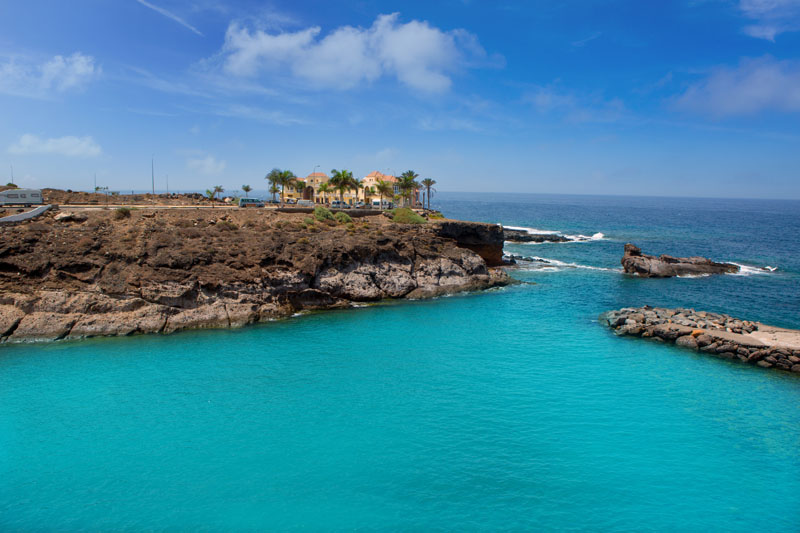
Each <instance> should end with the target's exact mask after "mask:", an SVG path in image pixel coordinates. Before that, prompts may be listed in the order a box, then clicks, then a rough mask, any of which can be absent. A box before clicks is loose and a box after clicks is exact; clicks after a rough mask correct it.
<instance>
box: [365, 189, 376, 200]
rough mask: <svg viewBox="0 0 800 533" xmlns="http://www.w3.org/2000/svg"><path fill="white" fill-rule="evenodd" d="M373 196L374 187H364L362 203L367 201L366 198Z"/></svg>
mask: <svg viewBox="0 0 800 533" xmlns="http://www.w3.org/2000/svg"><path fill="white" fill-rule="evenodd" d="M372 196H375V187H364V204H366V203H367V198H368V197H372Z"/></svg>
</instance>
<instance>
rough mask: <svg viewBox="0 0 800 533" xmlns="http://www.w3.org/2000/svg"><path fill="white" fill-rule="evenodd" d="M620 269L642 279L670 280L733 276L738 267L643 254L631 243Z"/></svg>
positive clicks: (626, 248) (628, 245)
mask: <svg viewBox="0 0 800 533" xmlns="http://www.w3.org/2000/svg"><path fill="white" fill-rule="evenodd" d="M621 263H622V269H623V270H624V271H625V273H627V274H636V275H637V276H641V277H643V278H671V277H674V276H701V275H705V274H735V273H736V272H739V266H738V265H733V264H731V263H716V262H714V261H712V260H711V259H707V258H705V257H672V256H671V255H660V256H658V257H656V256H654V255H647V254H643V253H642V251H641V250H640V249H639V248H638V247H637V246H634V245H633V244H631V243H628V244H626V245H625V255H623V256H622V261H621Z"/></svg>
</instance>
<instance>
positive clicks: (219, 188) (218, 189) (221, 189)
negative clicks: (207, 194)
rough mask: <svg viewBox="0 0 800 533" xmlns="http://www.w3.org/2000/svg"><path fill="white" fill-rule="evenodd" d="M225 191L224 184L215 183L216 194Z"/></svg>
mask: <svg viewBox="0 0 800 533" xmlns="http://www.w3.org/2000/svg"><path fill="white" fill-rule="evenodd" d="M224 192H225V189H223V188H222V185H214V194H215V195H216V194H222V193H224Z"/></svg>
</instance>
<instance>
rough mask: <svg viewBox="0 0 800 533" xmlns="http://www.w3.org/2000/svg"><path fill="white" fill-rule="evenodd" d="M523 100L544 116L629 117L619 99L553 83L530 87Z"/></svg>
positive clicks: (593, 119)
mask: <svg viewBox="0 0 800 533" xmlns="http://www.w3.org/2000/svg"><path fill="white" fill-rule="evenodd" d="M522 101H523V102H526V103H528V104H530V105H532V106H533V108H534V109H535V110H536V111H537V112H539V113H540V114H542V115H551V114H552V115H556V116H561V117H562V118H563V119H564V120H565V121H567V122H576V123H578V122H616V121H618V120H621V119H623V118H625V117H626V116H628V111H627V109H626V108H625V104H624V103H623V101H622V100H620V99H619V98H612V99H605V98H602V97H599V96H595V95H589V96H583V95H578V94H576V93H574V92H571V91H566V90H562V89H559V88H557V87H555V86H552V85H551V86H538V87H534V88H532V89H530V90H528V91H527V92H525V93H524V94H523V95H522Z"/></svg>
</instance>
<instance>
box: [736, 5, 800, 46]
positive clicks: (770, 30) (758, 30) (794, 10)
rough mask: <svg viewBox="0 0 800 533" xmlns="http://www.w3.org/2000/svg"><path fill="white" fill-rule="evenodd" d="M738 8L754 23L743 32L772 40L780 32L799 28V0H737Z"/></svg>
mask: <svg viewBox="0 0 800 533" xmlns="http://www.w3.org/2000/svg"><path fill="white" fill-rule="evenodd" d="M739 9H740V10H741V11H742V13H743V14H744V15H745V16H746V17H747V18H749V19H752V20H754V21H755V23H754V24H751V25H749V26H746V27H745V28H744V32H745V33H746V34H747V35H750V36H751V37H756V38H759V39H766V40H768V41H774V40H775V37H776V36H778V35H779V34H781V33H785V32H789V31H797V30H800V0H739Z"/></svg>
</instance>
